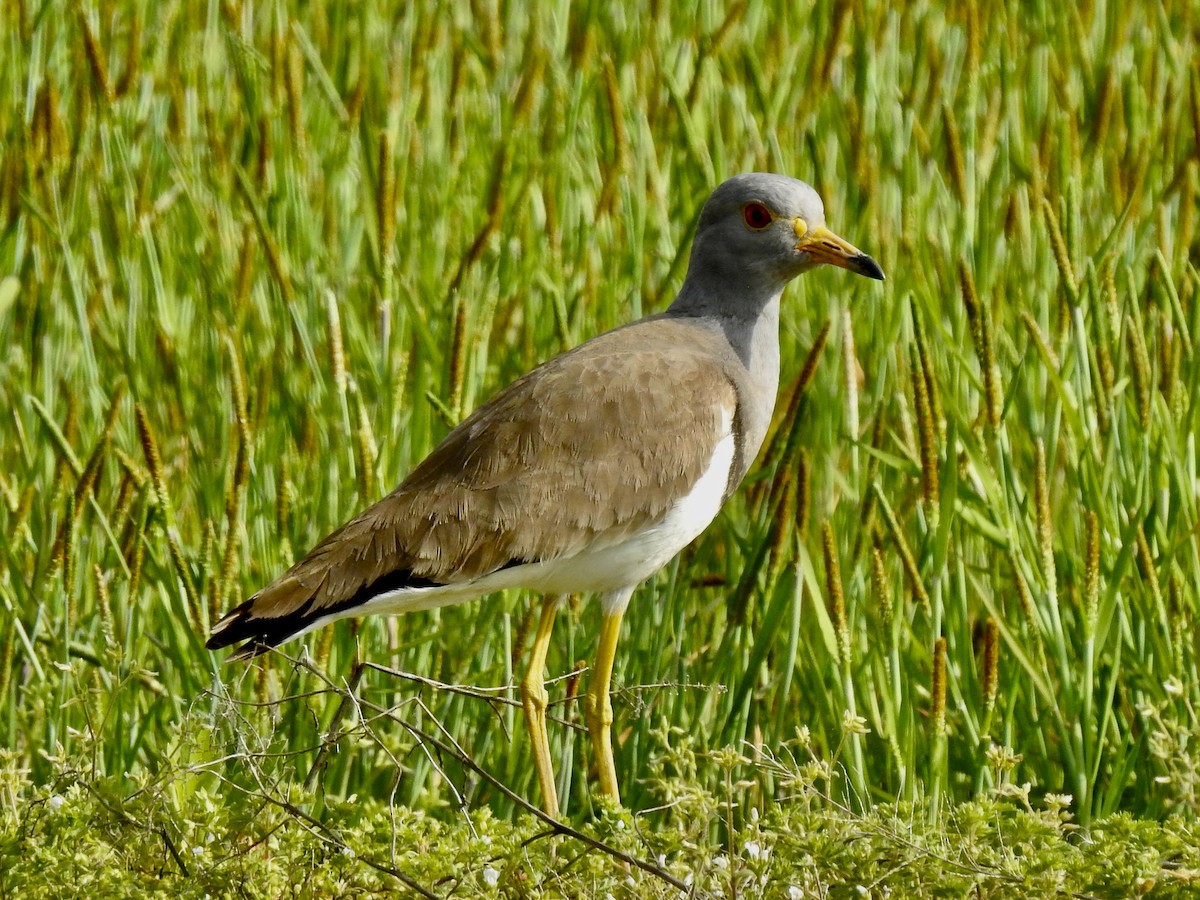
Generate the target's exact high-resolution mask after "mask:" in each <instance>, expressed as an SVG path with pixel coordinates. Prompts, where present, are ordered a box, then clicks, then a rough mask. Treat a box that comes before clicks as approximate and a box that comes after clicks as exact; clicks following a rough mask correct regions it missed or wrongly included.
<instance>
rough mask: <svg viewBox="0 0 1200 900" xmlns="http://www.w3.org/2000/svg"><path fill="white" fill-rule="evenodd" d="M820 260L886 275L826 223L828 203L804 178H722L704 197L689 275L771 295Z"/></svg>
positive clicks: (870, 275) (754, 174)
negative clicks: (825, 202)
mask: <svg viewBox="0 0 1200 900" xmlns="http://www.w3.org/2000/svg"><path fill="white" fill-rule="evenodd" d="M825 263H827V264H829V265H833V266H840V267H841V268H843V269H849V270H850V271H851V272H856V273H858V274H859V275H866V276H867V277H868V278H877V279H879V280H880V281H882V280H883V277H884V276H883V270H882V269H880V268H879V264H878V263H876V262H875V260H873V259H871V257H869V256H867V254H865V253H863V252H862V251H861V250H859V249H858V248H856V247H855V246H853V245H852V244H850V243H849V242H848V241H846V240H844V239H842V238H840V237H838V236H837V235H836V234H834V233H833V232H832V231H830V230H829V229H828V228H826V227H825V205H824V204H823V203H822V202H821V198H820V197H819V196H818V195H817V192H816V191H814V190H813V189H812V188H811V187H810V186H809V185H807V184H805V183H804V182H803V181H798V180H796V179H795V178H788V177H786V176H784V175H769V174H765V173H761V172H752V173H749V174H746V175H736V176H734V177H733V178H730V179H728V180H727V181H725V182H723V183H722V184H721V185H719V186H718V187H717V189H716V190H715V191H713V192H712V195H711V196H710V197H709V198H708V201H707V202H706V203H705V204H704V209H703V210H702V211H701V213H700V222H699V225H698V226H697V228H696V240H695V243H694V244H693V246H692V257H691V264H690V267H689V275H688V277H689V279H691V278H692V277H694V276H695V277H699V278H701V279H703V280H704V281H705V282H707V283H709V284H710V285H712V284H713V283H718V284H726V285H728V286H730V287H734V288H740V289H742V290H747V291H749V292H751V293H755V294H757V293H759V292H760V291H765V292H767V293H770V294H775V293H778V292H779V290H781V289H782V287H783V285H785V284H786V283H787V282H789V281H791V279H793V278H795V277H796V276H797V275H799V274H800V273H801V272H805V271H807V270H808V269H811V268H813V267H814V266H818V265H821V264H825Z"/></svg>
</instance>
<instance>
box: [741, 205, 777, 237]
mask: <svg viewBox="0 0 1200 900" xmlns="http://www.w3.org/2000/svg"><path fill="white" fill-rule="evenodd" d="M742 218H743V219H745V220H746V227H748V228H753V229H754V230H755V231H762V230H763V229H764V228H766V227H767V226H768V225H770V224H771V223H772V222H773V221H775V217H774V216H773V215H771V211H770V210H769V209H767V208H766V207H765V206H763V205H762V204H761V203H747V204H746V205H745V206H743V207H742Z"/></svg>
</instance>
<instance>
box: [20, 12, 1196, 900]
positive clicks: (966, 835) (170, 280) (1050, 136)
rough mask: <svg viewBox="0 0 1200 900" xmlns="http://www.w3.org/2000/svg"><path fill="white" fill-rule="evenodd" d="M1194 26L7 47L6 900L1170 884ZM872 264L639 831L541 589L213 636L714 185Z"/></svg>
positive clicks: (1023, 25)
mask: <svg viewBox="0 0 1200 900" xmlns="http://www.w3.org/2000/svg"><path fill="white" fill-rule="evenodd" d="M1198 19H1200V10H1198V9H1197V7H1196V5H1195V4H1194V3H1188V2H1180V3H1173V2H1157V3H1115V2H1106V0H1093V2H1085V3H1081V4H1064V3H1041V2H1031V3H1021V2H1010V3H974V2H969V3H961V4H944V3H939V2H923V0H915V2H911V3H907V4H902V5H900V6H896V5H894V4H891V3H885V2H875V0H855V2H847V3H836V4H834V3H816V2H802V3H797V4H784V5H783V6H781V7H780V8H779V9H772V8H769V7H768V6H767V5H759V4H756V3H738V4H734V5H731V6H727V5H724V4H719V3H712V2H701V3H700V4H698V5H687V6H685V5H682V4H678V5H677V4H670V3H654V4H651V5H650V6H649V7H648V8H647V9H645V10H642V11H639V12H634V11H632V10H625V9H624V8H623V7H622V6H621V5H619V4H617V5H610V4H600V3H591V4H582V5H572V4H568V3H557V4H550V5H542V4H534V5H527V4H520V3H511V4H510V3H501V2H490V0H479V2H474V3H471V4H469V5H468V4H457V5H453V6H445V7H443V6H442V5H439V4H428V3H411V4H397V5H391V4H385V3H383V2H376V0H362V2H357V3H352V4H329V5H326V4H300V3H285V2H282V0H280V2H271V3H264V4H254V3H239V2H234V0H230V2H210V3H207V4H191V3H179V2H166V3H157V2H138V0H123V2H116V0H101V2H83V3H75V2H59V0H8V2H6V3H5V4H3V13H2V15H0V142H2V143H0V341H2V345H3V348H4V352H3V354H2V355H0V408H2V410H3V417H2V420H3V425H2V426H0V563H2V564H0V698H2V700H0V748H3V749H0V896H5V897H7V896H24V897H34V896H54V897H61V896H71V895H76V896H89V897H95V896H155V895H159V894H161V895H162V896H173V897H180V896H193V895H195V896H201V895H206V894H207V895H213V894H217V895H221V894H237V895H242V896H260V895H261V896H273V895H288V896H339V895H344V896H349V895H355V896H358V895H361V894H362V893H364V892H375V891H380V892H386V891H390V890H394V889H397V888H403V889H404V890H407V891H409V892H414V893H426V894H433V895H436V896H445V895H452V894H453V895H457V896H469V895H473V894H475V893H502V894H507V895H515V896H526V895H529V896H557V895H564V894H565V895H587V894H592V893H597V894H601V895H603V894H604V893H605V892H611V893H612V894H613V895H614V896H654V895H662V896H668V895H670V896H678V894H679V890H680V888H684V889H685V890H688V891H691V892H693V893H695V894H697V895H702V896H703V895H737V894H738V893H743V894H749V895H755V894H762V895H766V896H781V897H789V898H795V897H807V896H814V897H815V896H848V895H857V894H863V893H866V894H870V895H884V894H891V895H925V894H928V895H934V894H945V893H949V894H964V893H966V892H968V891H971V892H974V893H976V894H977V895H978V896H988V897H999V896H1014V897H1015V896H1030V895H1049V894H1054V893H1064V894H1072V893H1073V894H1077V895H1107V896H1128V895H1129V894H1131V893H1144V892H1154V893H1156V894H1158V895H1179V896H1183V895H1186V894H1189V893H1190V892H1191V891H1194V890H1197V888H1196V882H1197V880H1200V851H1198V850H1197V847H1198V846H1200V836H1198V835H1197V833H1196V825H1195V819H1196V814H1197V812H1198V811H1200V775H1198V774H1197V772H1198V771H1200V719H1198V715H1197V709H1198V706H1200V679H1198V678H1197V661H1198V656H1200V653H1198V647H1197V642H1198V638H1197V627H1196V621H1197V620H1196V614H1197V587H1198V585H1200V545H1198V543H1197V538H1198V532H1197V525H1198V517H1197V492H1198V485H1200V481H1198V480H1197V479H1198V476H1200V472H1198V470H1197V460H1196V454H1197V448H1196V435H1197V405H1196V400H1195V398H1196V397H1197V395H1198V392H1197V387H1198V385H1197V381H1198V379H1200V361H1198V360H1197V356H1196V348H1195V340H1196V339H1197V337H1196V336H1197V335H1198V334H1200V274H1198V273H1197V269H1196V257H1197V251H1198V240H1200V238H1198V232H1197V199H1198V194H1200V75H1198V67H1197V56H1196V54H1197V37H1198V33H1197V32H1198ZM746 170H771V171H777V172H783V173H787V174H791V175H794V176H796V177H799V178H803V179H805V180H807V181H809V182H810V183H812V184H813V185H814V186H815V187H816V188H817V189H818V191H819V192H820V193H821V195H822V196H823V197H824V199H825V204H826V211H827V215H828V219H829V222H830V225H831V227H833V228H834V229H835V230H836V231H838V232H839V233H841V234H843V235H844V236H846V237H847V238H848V239H849V240H851V241H852V242H854V243H855V244H857V245H859V246H860V247H862V248H863V249H864V250H866V251H867V252H869V253H871V254H872V255H873V256H874V257H875V258H876V259H878V260H879V261H880V263H881V264H882V266H883V268H884V269H885V271H886V272H887V273H888V276H889V280H888V282H887V283H886V285H885V286H883V287H882V289H881V288H880V286H878V285H877V284H876V283H874V282H866V281H864V280H862V279H855V278H852V277H850V276H848V275H846V274H845V273H842V272H838V271H833V270H829V271H818V272H814V273H811V274H809V275H807V276H805V277H804V278H802V279H800V280H799V282H798V283H796V284H795V285H793V286H792V287H791V288H789V290H788V293H787V296H786V297H785V315H784V325H783V335H782V340H783V355H784V365H785V372H786V373H787V377H788V378H789V379H791V380H790V381H789V382H788V383H787V384H786V385H785V388H784V390H783V391H782V394H781V398H780V404H779V411H778V414H777V427H776V431H775V433H774V435H773V437H772V438H771V439H770V440H769V443H768V446H767V448H766V450H765V451H764V454H763V457H762V459H761V460H760V461H759V464H758V466H757V467H756V468H755V470H754V471H753V472H752V474H751V476H750V479H749V483H748V484H747V485H746V486H745V487H744V488H743V489H742V491H741V492H740V493H739V494H738V495H737V497H736V498H735V499H734V500H733V501H732V502H731V503H730V504H729V506H728V508H727V509H726V510H725V511H724V512H723V513H722V514H721V516H720V517H719V519H718V520H717V522H716V523H714V525H713V526H712V527H711V528H710V529H709V530H708V532H707V533H706V534H705V535H704V536H703V537H701V538H700V539H699V540H698V541H697V542H696V543H695V544H694V545H693V546H691V547H690V548H688V549H687V550H686V551H685V552H684V553H683V554H682V555H681V556H680V558H679V559H678V561H677V562H675V563H673V564H672V565H671V566H670V567H669V568H668V569H667V570H666V571H664V572H663V573H662V574H661V575H660V576H659V577H658V578H656V579H655V580H654V581H653V582H652V583H649V584H647V585H646V586H644V588H642V589H641V590H640V591H639V593H638V594H637V595H636V597H635V600H634V603H633V605H632V607H631V611H630V614H629V616H628V617H627V620H626V625H625V634H624V636H623V639H622V643H621V647H620V654H619V658H618V663H617V669H616V673H615V684H616V686H617V688H618V692H617V695H616V702H615V706H616V716H617V723H616V729H617V734H618V740H617V745H618V746H617V750H616V753H617V763H618V770H619V772H620V774H621V777H622V779H623V783H622V789H623V793H624V798H625V800H626V803H627V804H628V807H629V810H631V811H632V812H630V811H624V810H617V809H615V808H611V807H606V806H604V805H603V804H599V803H597V802H596V800H595V799H594V798H593V797H592V795H591V792H590V789H589V779H588V763H589V760H588V758H587V753H586V742H584V741H581V740H580V730H579V724H580V718H581V716H580V709H579V705H578V702H577V698H578V695H579V693H580V691H579V688H580V685H581V683H585V682H584V681H583V679H586V677H587V673H586V663H581V662H578V661H579V660H586V659H588V658H590V656H591V654H592V652H593V647H594V636H595V624H596V621H597V616H598V612H597V610H596V609H595V607H594V606H591V605H588V604H586V603H581V604H579V605H578V607H577V608H575V609H573V610H572V612H571V613H570V614H568V615H566V616H563V617H561V618H560V624H559V629H558V632H557V634H556V637H555V641H554V645H553V648H552V651H551V655H550V660H549V674H550V675H551V676H555V677H556V679H557V680H555V681H554V682H553V684H552V685H551V693H552V702H553V704H554V705H553V713H554V716H555V722H554V724H553V725H552V742H553V745H554V749H555V753H556V761H557V766H558V769H559V773H560V794H561V796H562V797H563V799H564V804H565V807H566V809H567V810H568V811H569V819H570V822H569V823H564V824H561V825H551V824H547V823H546V822H544V821H541V820H539V819H538V818H536V817H535V816H534V815H533V814H532V813H531V812H530V811H529V810H528V808H527V804H526V803H525V801H528V800H533V801H535V802H536V799H537V794H536V780H535V778H534V775H533V770H532V767H531V765H530V761H531V759H530V754H529V748H528V744H527V742H526V740H525V737H524V734H523V730H522V728H521V727H520V709H519V706H518V705H516V704H515V683H516V681H517V678H518V677H519V672H520V666H521V663H522V657H523V654H524V652H525V651H526V649H527V647H528V645H529V642H530V640H531V639H532V633H531V624H532V618H531V615H532V612H531V611H532V609H533V605H532V603H531V600H530V598H529V597H527V596H523V595H518V594H513V595H509V596H497V597H493V598H489V599H486V600H483V601H480V602H476V603H472V604H469V605H467V606H463V607H460V608H453V609H446V610H443V611H441V612H434V613H427V614H416V615H410V616H407V617H404V618H401V619H391V620H370V621H365V622H363V623H362V624H361V626H356V625H352V624H349V623H339V624H338V625H337V626H336V627H333V628H330V629H326V630H324V631H322V632H319V633H317V634H314V635H312V636H310V637H308V638H306V639H305V640H304V642H303V643H300V644H296V645H289V646H287V647H285V648H283V649H284V650H285V651H286V653H285V654H276V655H272V656H268V657H265V658H263V659H261V660H259V661H257V662H256V663H254V664H253V665H251V666H248V667H247V666H238V667H223V666H222V664H221V659H220V658H219V656H218V655H214V654H210V653H208V652H207V651H206V650H205V649H204V647H203V641H204V637H205V635H206V633H207V631H208V628H209V626H210V624H211V623H212V622H213V621H214V620H215V617H216V616H217V615H218V614H219V613H220V612H221V611H222V610H224V609H225V608H227V607H228V606H230V605H232V604H234V603H236V602H238V601H239V600H240V599H242V598H243V597H245V596H248V595H249V594H250V593H251V592H253V591H254V590H255V589H256V588H257V587H259V586H261V585H262V584H263V583H265V582H266V581H268V580H269V579H270V578H272V577H273V576H274V575H275V574H276V573H278V572H280V571H281V570H282V569H284V568H285V567H286V566H287V565H288V564H289V563H290V562H291V561H292V560H293V559H294V558H295V557H296V555H297V554H298V553H302V552H303V551H304V550H306V549H307V548H308V547H310V546H311V545H312V544H313V543H315V542H316V541H317V540H318V539H319V538H320V537H322V536H323V535H324V534H325V533H327V532H328V531H329V530H330V529H332V528H333V527H334V526H336V525H337V524H339V523H340V522H341V521H343V520H344V519H345V518H347V517H348V516H350V515H351V514H353V513H354V512H355V511H356V510H358V509H359V508H361V507H362V506H363V505H365V504H366V503H368V502H369V501H371V500H373V499H375V498H377V497H378V496H380V494H381V493H382V492H384V491H386V490H387V489H388V488H389V487H390V485H392V484H393V483H395V482H396V481H398V480H399V478H400V477H402V476H403V474H404V473H405V472H407V471H408V470H409V468H410V467H411V466H412V465H413V464H414V463H415V462H416V461H417V460H419V459H420V458H421V457H422V456H423V455H424V454H425V453H427V452H428V451H429V450H430V449H431V448H432V447H433V446H434V444H435V443H436V442H437V441H438V440H439V439H440V437H441V436H443V435H444V434H445V433H446V431H447V430H448V429H449V428H450V427H452V425H453V424H454V423H455V422H457V421H459V420H460V418H461V417H462V416H463V415H464V414H465V413H467V412H469V411H470V410H471V409H472V408H473V407H474V406H475V405H477V404H478V403H479V402H481V401H482V400H484V399H485V398H486V397H487V396H488V395H489V394H490V393H491V392H492V391H494V390H496V389H498V388H499V387H501V386H503V385H504V384H506V383H507V382H508V381H510V380H511V379H512V378H514V377H516V376H517V375H519V374H520V373H522V372H524V371H526V370H527V369H529V368H531V367H532V366H534V365H536V364H537V363H538V362H540V361H542V360H544V359H546V358H547V357H549V356H551V355H553V354H555V353H558V352H560V351H561V350H564V349H566V348H568V347H570V346H573V345H575V344H577V343H579V342H580V341H582V340H584V339H586V338H587V337H590V336H592V335H594V334H596V333H598V332H600V331H602V330H604V329H607V328H610V327H613V326H616V325H618V324H621V323H623V322H626V321H628V320H630V319H632V318H635V317H638V316H641V315H644V314H648V313H650V312H654V311H657V310H660V309H662V308H663V307H664V306H665V305H666V304H667V303H668V302H669V301H670V299H671V297H672V296H673V293H674V291H675V290H676V288H677V287H678V285H679V283H680V281H681V279H682V276H683V273H684V270H685V266H686V261H687V254H688V250H689V246H690V237H691V233H692V229H693V226H694V223H695V220H696V217H697V214H698V211H699V208H700V206H701V204H702V203H703V201H704V199H705V197H706V196H707V194H708V192H709V190H711V188H712V187H713V186H714V185H715V184H716V183H717V182H718V181H719V180H721V179H722V178H724V177H726V176H728V175H731V174H734V173H736V172H740V171H746Z"/></svg>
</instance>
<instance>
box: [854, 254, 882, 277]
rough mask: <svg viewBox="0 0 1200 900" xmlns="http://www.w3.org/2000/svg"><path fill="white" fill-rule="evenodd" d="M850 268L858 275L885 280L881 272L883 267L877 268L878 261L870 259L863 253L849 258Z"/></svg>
mask: <svg viewBox="0 0 1200 900" xmlns="http://www.w3.org/2000/svg"><path fill="white" fill-rule="evenodd" d="M850 269H851V270H852V271H855V272H857V273H858V274H859V275H866V276H867V277H868V278H874V279H875V280H876V281H887V277H886V276H885V275H884V274H883V269H881V268H879V263H877V262H875V260H873V259H871V257H869V256H867V254H865V253H860V254H858V256H854V257H851V258H850Z"/></svg>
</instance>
